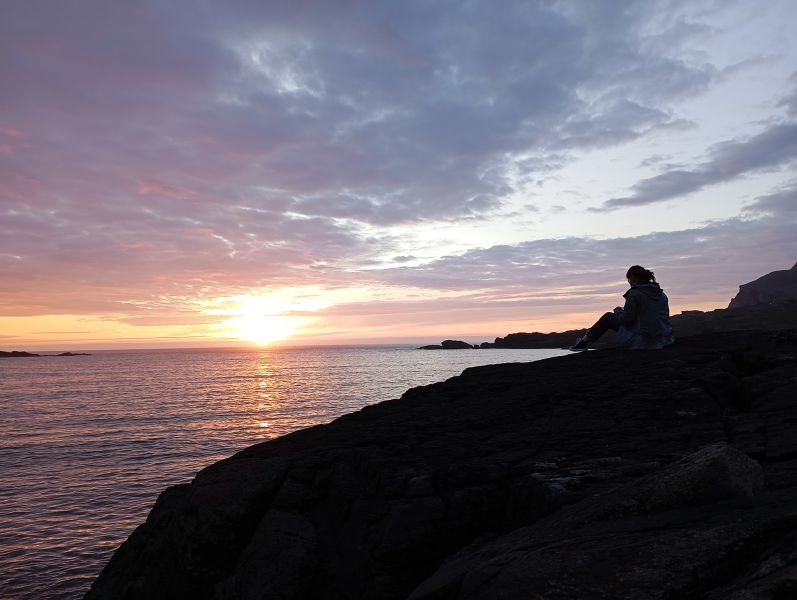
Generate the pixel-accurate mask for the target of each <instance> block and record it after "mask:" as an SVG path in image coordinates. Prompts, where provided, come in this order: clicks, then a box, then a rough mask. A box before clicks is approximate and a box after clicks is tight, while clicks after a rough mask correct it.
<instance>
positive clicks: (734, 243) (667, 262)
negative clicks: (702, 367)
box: [381, 188, 797, 308]
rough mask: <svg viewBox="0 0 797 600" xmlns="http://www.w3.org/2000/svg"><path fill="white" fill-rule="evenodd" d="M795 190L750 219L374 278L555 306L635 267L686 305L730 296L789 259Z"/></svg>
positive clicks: (617, 284)
mask: <svg viewBox="0 0 797 600" xmlns="http://www.w3.org/2000/svg"><path fill="white" fill-rule="evenodd" d="M794 189H795V188H791V189H789V190H785V191H784V192H782V193H780V194H773V195H771V196H766V197H762V198H760V199H759V200H758V201H757V202H756V203H754V204H753V205H752V206H751V207H750V210H751V211H756V212H758V213H766V214H762V215H760V216H758V217H757V218H753V219H742V218H736V219H729V220H724V221H716V222H711V223H708V224H706V225H704V226H702V227H697V228H692V229H687V230H683V231H672V232H657V233H651V234H646V235H641V236H636V237H627V238H610V239H590V238H577V237H571V238H562V239H541V240H534V241H528V242H523V243H519V244H514V245H498V246H492V247H489V248H484V249H474V250H470V251H467V252H465V253H462V254H459V255H451V256H447V257H443V258H441V259H439V260H436V261H432V262H430V263H428V264H426V265H423V266H419V267H406V268H405V267H396V268H392V269H387V270H385V271H383V272H382V273H381V276H382V278H383V280H384V281H385V282H387V283H390V284H392V285H404V286H411V287H415V288H428V289H444V290H449V291H451V292H458V293H466V294H467V293H473V294H477V295H478V296H479V297H480V298H481V299H482V300H483V301H488V300H489V301H495V300H501V299H506V298H512V297H518V296H523V297H525V298H526V299H528V298H534V297H540V298H543V299H547V302H548V304H550V305H552V306H556V305H561V303H563V302H564V303H567V302H568V301H572V300H573V298H581V300H584V299H589V300H590V301H592V300H595V299H597V298H599V297H601V296H603V295H605V294H607V293H612V292H613V293H617V292H618V291H621V290H622V289H623V286H624V285H625V282H624V274H625V271H626V270H627V269H628V267H629V266H631V265H632V264H642V265H644V266H646V267H647V268H650V269H652V270H653V271H654V272H656V273H657V275H658V277H659V280H660V281H661V282H662V285H663V286H665V287H666V288H667V289H668V290H669V291H670V292H671V293H672V295H674V297H675V298H677V299H678V302H679V304H681V306H682V307H684V308H688V307H689V303H691V302H697V301H699V300H700V299H701V298H702V299H703V300H702V301H705V299H706V298H711V297H714V298H716V297H724V296H725V295H727V294H730V295H731V296H732V295H733V293H735V290H736V287H737V286H738V285H740V284H741V283H744V282H746V281H750V280H751V279H754V278H756V277H759V276H761V275H763V274H765V273H768V272H770V271H773V270H777V269H779V268H788V266H790V265H791V264H793V263H794V260H795V257H797V238H795V236H794V230H795V226H796V225H797V214H795V209H794V199H795V195H794V194H795V191H794ZM740 240H744V243H740ZM784 265H785V266H784ZM729 298H730V296H728V299H729ZM612 301H613V300H612ZM593 304H594V303H593ZM684 304H686V306H684Z"/></svg>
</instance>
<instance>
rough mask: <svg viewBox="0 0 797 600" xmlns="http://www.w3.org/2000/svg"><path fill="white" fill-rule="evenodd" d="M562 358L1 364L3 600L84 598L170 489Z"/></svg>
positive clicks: (243, 355) (97, 358) (259, 355)
mask: <svg viewBox="0 0 797 600" xmlns="http://www.w3.org/2000/svg"><path fill="white" fill-rule="evenodd" d="M559 354H562V352H561V351H559V350H492V349H491V350H478V351H477V350H473V351H468V350H455V351H440V352H430V351H422V350H414V349H413V348H411V347H408V346H359V347H355V346H346V347H343V346H338V347H316V348H301V349H299V348H285V349H267V350H240V349H234V350H233V349H217V350H171V351H165V350H164V351H152V350H149V351H143V350H141V351H124V352H108V351H106V352H96V353H94V354H93V356H75V357H55V356H50V357H41V358H9V359H0V402H1V403H2V410H0V598H3V599H5V600H11V599H34V598H35V599H37V600H38V599H46V598H61V599H63V598H70V599H71V598H81V597H82V595H83V594H84V593H85V592H86V591H87V589H88V587H89V585H90V584H91V581H92V580H93V578H94V577H96V575H97V574H98V573H99V571H100V569H101V568H102V567H103V565H104V564H105V563H106V562H107V560H108V559H109V558H110V556H111V554H112V553H113V551H114V549H115V548H116V547H117V546H118V545H119V544H120V543H121V542H122V541H124V539H125V538H126V537H127V536H128V535H129V534H130V532H131V531H132V530H133V528H134V527H135V526H136V525H138V524H139V523H141V522H142V521H143V520H144V518H145V517H146V515H147V513H148V511H149V510H150V508H151V507H152V504H153V503H154V501H155V499H156V498H157V496H158V494H159V493H160V491H161V490H163V488H165V487H166V486H169V485H173V484H176V483H183V482H188V481H190V480H191V478H192V477H193V475H194V473H196V472H197V471H198V470H199V469H201V468H202V467H204V466H206V465H208V464H210V463H212V462H214V461H216V460H218V459H221V458H223V457H226V456H229V455H230V454H232V453H234V452H236V451H238V450H241V449H242V448H245V447H246V446H249V445H251V444H254V443H257V442H261V441H264V440H267V439H270V438H273V437H276V436H279V435H282V434H285V433H288V432H290V431H294V430H296V429H299V428H302V427H306V426H308V425H314V424H317V423H325V422H328V421H330V420H332V419H334V418H335V417H338V416H340V415H342V414H345V413H348V412H351V411H354V410H358V409H360V408H362V407H363V406H365V405H367V404H372V403H375V402H380V401H382V400H389V399H391V398H397V397H399V396H400V395H401V394H402V393H403V392H404V391H405V390H406V389H407V388H410V387H413V386H417V385H425V384H429V383H433V382H435V381H441V380H444V379H447V378H449V377H452V376H454V375H457V374H459V373H460V372H461V371H462V370H463V369H465V368H466V367H470V366H476V365H483V364H491V363H501V362H525V361H533V360H539V359H541V358H546V357H549V356H557V355H559Z"/></svg>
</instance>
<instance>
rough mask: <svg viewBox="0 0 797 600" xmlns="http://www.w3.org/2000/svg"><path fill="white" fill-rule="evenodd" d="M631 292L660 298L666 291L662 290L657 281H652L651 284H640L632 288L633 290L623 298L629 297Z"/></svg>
mask: <svg viewBox="0 0 797 600" xmlns="http://www.w3.org/2000/svg"><path fill="white" fill-rule="evenodd" d="M631 292H639V293H640V294H645V295H646V296H649V297H650V298H659V297H660V296H661V295H662V294H663V293H664V290H662V289H661V286H660V285H659V284H658V283H656V282H655V281H651V282H650V283H638V284H636V285H635V286H632V287H631V289H630V290H628V291H627V292H626V293H625V294H623V298H626V297H628V294H630V293H631Z"/></svg>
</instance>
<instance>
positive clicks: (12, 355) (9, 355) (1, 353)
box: [0, 350, 91, 358]
mask: <svg viewBox="0 0 797 600" xmlns="http://www.w3.org/2000/svg"><path fill="white" fill-rule="evenodd" d="M36 356H39V357H41V356H91V354H89V353H87V352H61V353H60V354H34V353H33V352H22V351H20V350H12V351H11V352H5V351H3V350H0V358H29V357H36Z"/></svg>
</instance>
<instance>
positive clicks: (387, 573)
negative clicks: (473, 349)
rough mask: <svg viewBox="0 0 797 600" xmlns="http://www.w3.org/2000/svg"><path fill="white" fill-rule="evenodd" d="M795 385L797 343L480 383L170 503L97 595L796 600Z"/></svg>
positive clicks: (780, 335)
mask: <svg viewBox="0 0 797 600" xmlns="http://www.w3.org/2000/svg"><path fill="white" fill-rule="evenodd" d="M795 377H797V331H782V332H761V331H748V332H729V333H711V334H709V335H703V336H695V337H688V338H683V339H679V341H678V343H677V344H676V345H675V346H673V347H670V348H668V349H665V350H661V351H655V352H626V351H622V350H604V351H600V352H586V353H577V354H572V355H568V356H564V357H559V358H553V359H548V360H544V361H539V362H535V363H526V364H505V365H493V366H486V367H477V368H472V369H467V370H466V371H465V372H464V373H463V374H462V375H461V376H459V377H454V378H451V379H449V380H448V381H446V382H443V383H437V384H434V385H429V386H425V387H420V388H415V389H412V390H409V391H408V392H406V393H405V394H404V395H403V396H402V397H401V399H398V400H393V401H388V402H382V403H380V404H375V405H372V406H369V407H366V408H364V409H363V410H361V411H359V412H356V413H353V414H349V415H346V416H344V417H341V418H339V419H337V420H335V421H334V422H332V423H331V424H329V425H323V426H317V427H312V428H308V429H304V430H301V431H297V432H295V433H293V434H290V435H287V436H284V437H281V438H279V439H276V440H272V441H269V442H266V443H263V444H258V445H256V446H252V447H250V448H248V449H246V450H244V451H242V452H240V453H238V454H236V455H235V456H233V457H231V458H228V459H226V460H223V461H221V462H218V463H216V464H214V465H211V466H210V467H208V468H206V469H204V470H203V471H201V472H200V473H199V474H197V476H196V478H195V479H194V480H193V482H192V483H191V484H186V485H178V486H173V487H171V488H169V489H167V490H166V491H164V492H163V493H162V494H161V496H160V498H159V499H158V501H157V503H156V505H155V507H154V508H153V510H152V511H151V513H150V514H149V516H148V517H147V520H146V522H145V523H143V524H142V525H140V526H139V527H138V528H137V529H136V530H135V531H134V532H133V534H132V535H131V536H130V538H129V539H128V540H127V541H126V542H125V543H124V544H123V545H122V546H121V547H120V548H119V549H118V550H117V552H116V554H115V555H114V557H113V558H112V559H111V561H110V562H109V563H108V565H107V566H106V567H105V569H104V570H103V572H102V573H101V575H100V576H99V577H98V579H97V580H96V581H95V582H94V585H93V586H92V588H91V590H90V592H89V593H88V594H87V596H86V598H87V599H88V600H98V599H108V600H118V599H127V600H135V599H146V600H157V599H161V598H163V599H172V598H192V599H194V598H196V599H211V598H213V599H218V600H235V599H241V600H243V599H248V598H291V599H305V600H315V599H319V600H321V599H328V598H339V599H349V598H350V599H355V598H356V599H379V600H391V599H399V598H411V599H414V600H433V599H435V600H446V599H450V600H454V599H462V600H464V599H469V600H471V599H472V600H476V599H479V600H491V599H498V598H551V599H553V598H646V599H647V598H706V599H709V600H712V599H715V600H719V599H731V600H741V599H743V598H744V599H747V598H787V597H788V598H791V597H794V590H795V589H797V554H795V540H797V436H795V435H794V432H795V430H797V404H795V402H794V381H795ZM374 400H379V399H378V398H375V399H374Z"/></svg>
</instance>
